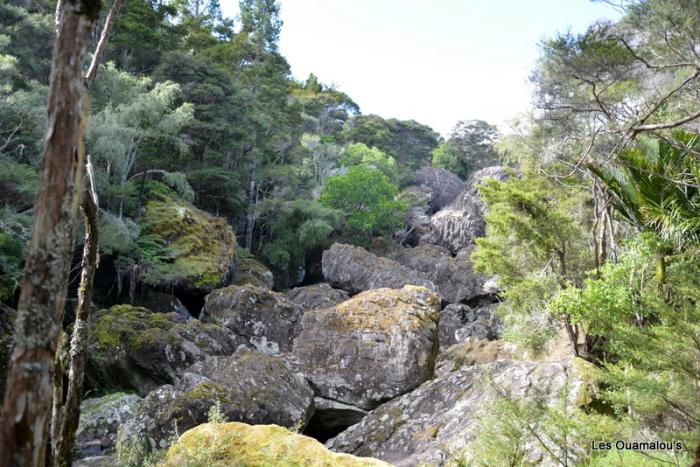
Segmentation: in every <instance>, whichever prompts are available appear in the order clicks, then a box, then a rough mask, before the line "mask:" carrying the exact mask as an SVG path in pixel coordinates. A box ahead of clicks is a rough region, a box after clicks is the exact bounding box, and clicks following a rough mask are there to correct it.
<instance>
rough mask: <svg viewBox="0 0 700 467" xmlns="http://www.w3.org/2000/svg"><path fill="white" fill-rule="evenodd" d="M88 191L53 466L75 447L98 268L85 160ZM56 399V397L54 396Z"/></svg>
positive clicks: (67, 460) (93, 200)
mask: <svg viewBox="0 0 700 467" xmlns="http://www.w3.org/2000/svg"><path fill="white" fill-rule="evenodd" d="M86 171H87V174H88V181H89V186H90V190H89V192H88V193H87V196H85V197H84V198H83V203H82V205H81V211H82V213H83V217H84V218H85V244H84V246H83V260H82V272H81V275H80V288H79V289H78V307H77V309H76V313H75V323H74V324H73V335H72V336H71V342H70V363H69V369H68V389H67V392H66V395H65V399H63V397H62V396H63V394H62V393H61V392H58V391H54V394H58V395H60V396H61V398H62V400H63V404H62V407H61V409H62V410H61V412H60V413H57V412H56V411H54V415H55V416H54V418H53V425H55V427H54V426H52V432H53V440H52V441H53V449H54V453H53V457H54V466H56V467H59V466H60V467H64V466H66V467H67V466H70V465H71V463H72V460H73V459H72V452H73V446H74V445H75V431H76V430H77V429H78V421H79V419H80V399H81V396H82V392H83V375H84V374H85V361H86V360H87V352H86V350H87V337H88V335H87V330H88V319H89V318H90V305H91V304H90V302H91V297H92V284H93V278H94V275H95V270H96V269H97V264H98V258H97V240H98V238H99V237H98V235H99V222H98V217H97V212H98V211H97V209H98V201H97V192H96V191H95V184H94V177H93V173H92V164H90V159H89V157H88V163H87V166H86ZM54 397H55V396H54Z"/></svg>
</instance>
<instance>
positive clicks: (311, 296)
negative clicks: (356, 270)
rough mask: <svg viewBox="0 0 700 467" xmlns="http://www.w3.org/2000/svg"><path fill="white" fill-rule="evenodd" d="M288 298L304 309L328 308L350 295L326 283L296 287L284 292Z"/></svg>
mask: <svg viewBox="0 0 700 467" xmlns="http://www.w3.org/2000/svg"><path fill="white" fill-rule="evenodd" d="M285 295H286V296H287V298H288V299H290V300H291V301H293V302H294V303H296V304H297V305H299V306H300V307H301V308H302V309H304V310H314V309H316V308H328V307H330V306H333V305H337V304H338V303H341V302H344V301H345V300H347V299H348V298H350V295H348V293H347V292H346V291H344V290H340V289H334V288H333V287H331V286H330V285H328V284H326V283H323V282H322V283H320V284H314V285H307V286H304V287H296V288H294V289H292V290H290V291H288V292H287V293H286V294H285Z"/></svg>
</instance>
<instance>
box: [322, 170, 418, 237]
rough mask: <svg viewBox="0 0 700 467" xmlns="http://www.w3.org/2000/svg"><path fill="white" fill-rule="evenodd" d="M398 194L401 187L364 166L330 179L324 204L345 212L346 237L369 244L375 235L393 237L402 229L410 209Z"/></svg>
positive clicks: (344, 231)
mask: <svg viewBox="0 0 700 467" xmlns="http://www.w3.org/2000/svg"><path fill="white" fill-rule="evenodd" d="M397 195H398V187H397V186H396V185H394V184H392V183H391V181H390V180H389V179H388V178H387V177H386V176H385V175H384V174H383V173H381V172H380V171H379V170H377V169H373V168H369V167H365V166H362V165H360V166H356V167H353V168H351V169H350V170H349V171H348V172H347V173H346V174H344V175H337V176H335V177H331V178H329V179H328V180H327V181H326V187H325V188H324V190H323V192H322V193H321V197H320V201H321V202H322V203H323V204H324V205H326V206H328V207H331V208H334V209H338V210H340V211H341V212H342V213H343V216H344V218H345V223H344V225H343V228H342V233H343V235H344V236H345V237H347V238H349V239H351V240H352V241H354V242H357V243H360V244H364V245H366V244H368V243H369V241H370V240H371V238H372V237H373V236H375V235H385V236H391V234H392V233H393V232H394V231H395V230H396V229H397V228H398V227H400V226H401V222H402V221H401V219H402V216H403V213H404V212H405V211H406V209H407V206H406V205H405V204H403V203H402V202H400V201H398V200H397Z"/></svg>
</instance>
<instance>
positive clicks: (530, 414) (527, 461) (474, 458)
mask: <svg viewBox="0 0 700 467" xmlns="http://www.w3.org/2000/svg"><path fill="white" fill-rule="evenodd" d="M492 387H493V390H494V393H495V395H496V401H495V402H492V403H491V404H489V406H488V408H487V409H485V410H484V411H482V412H481V414H480V415H479V417H478V419H477V423H478V429H477V433H476V440H475V441H473V442H471V443H470V444H469V445H468V446H467V449H466V451H465V453H464V461H463V465H465V466H466V465H470V466H471V465H479V466H492V465H520V466H534V465H540V463H541V462H542V459H541V458H540V457H539V456H542V457H543V458H544V459H546V460H547V461H548V462H550V463H553V464H556V465H561V466H567V465H579V464H581V463H582V462H583V461H584V460H586V458H587V457H588V455H589V454H590V451H589V446H590V445H591V442H592V441H599V440H601V439H616V438H615V435H616V434H617V432H618V430H619V428H618V427H616V426H615V425H614V423H613V421H612V420H611V419H609V418H607V417H605V416H602V415H597V414H589V413H586V412H584V411H583V410H581V408H579V407H577V406H576V405H575V404H572V400H571V399H572V397H571V396H572V393H571V387H570V385H569V382H567V383H566V384H565V385H564V386H563V387H562V389H561V390H560V391H559V394H558V395H557V397H556V399H555V400H554V401H548V400H547V399H546V398H545V396H544V395H543V394H541V393H538V392H537V391H536V390H535V391H534V393H533V394H531V397H530V398H529V399H517V398H515V397H512V396H510V395H509V394H508V393H506V392H505V391H503V389H501V388H499V387H498V386H497V385H495V384H494V383H492ZM535 451H536V452H537V453H535Z"/></svg>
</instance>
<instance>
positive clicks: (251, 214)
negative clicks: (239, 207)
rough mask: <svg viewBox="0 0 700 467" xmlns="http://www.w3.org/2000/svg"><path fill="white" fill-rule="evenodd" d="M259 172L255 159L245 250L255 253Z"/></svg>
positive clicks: (252, 171)
mask: <svg viewBox="0 0 700 467" xmlns="http://www.w3.org/2000/svg"><path fill="white" fill-rule="evenodd" d="M257 171H258V160H257V159H255V158H254V159H253V168H252V169H251V171H250V186H249V188H248V212H247V213H246V216H245V248H246V250H248V251H251V252H252V251H253V229H254V228H255V217H256V216H255V209H256V205H255V203H256V201H257V198H258V197H257V193H256V192H257V191H258V185H257V180H256V178H257Z"/></svg>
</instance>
